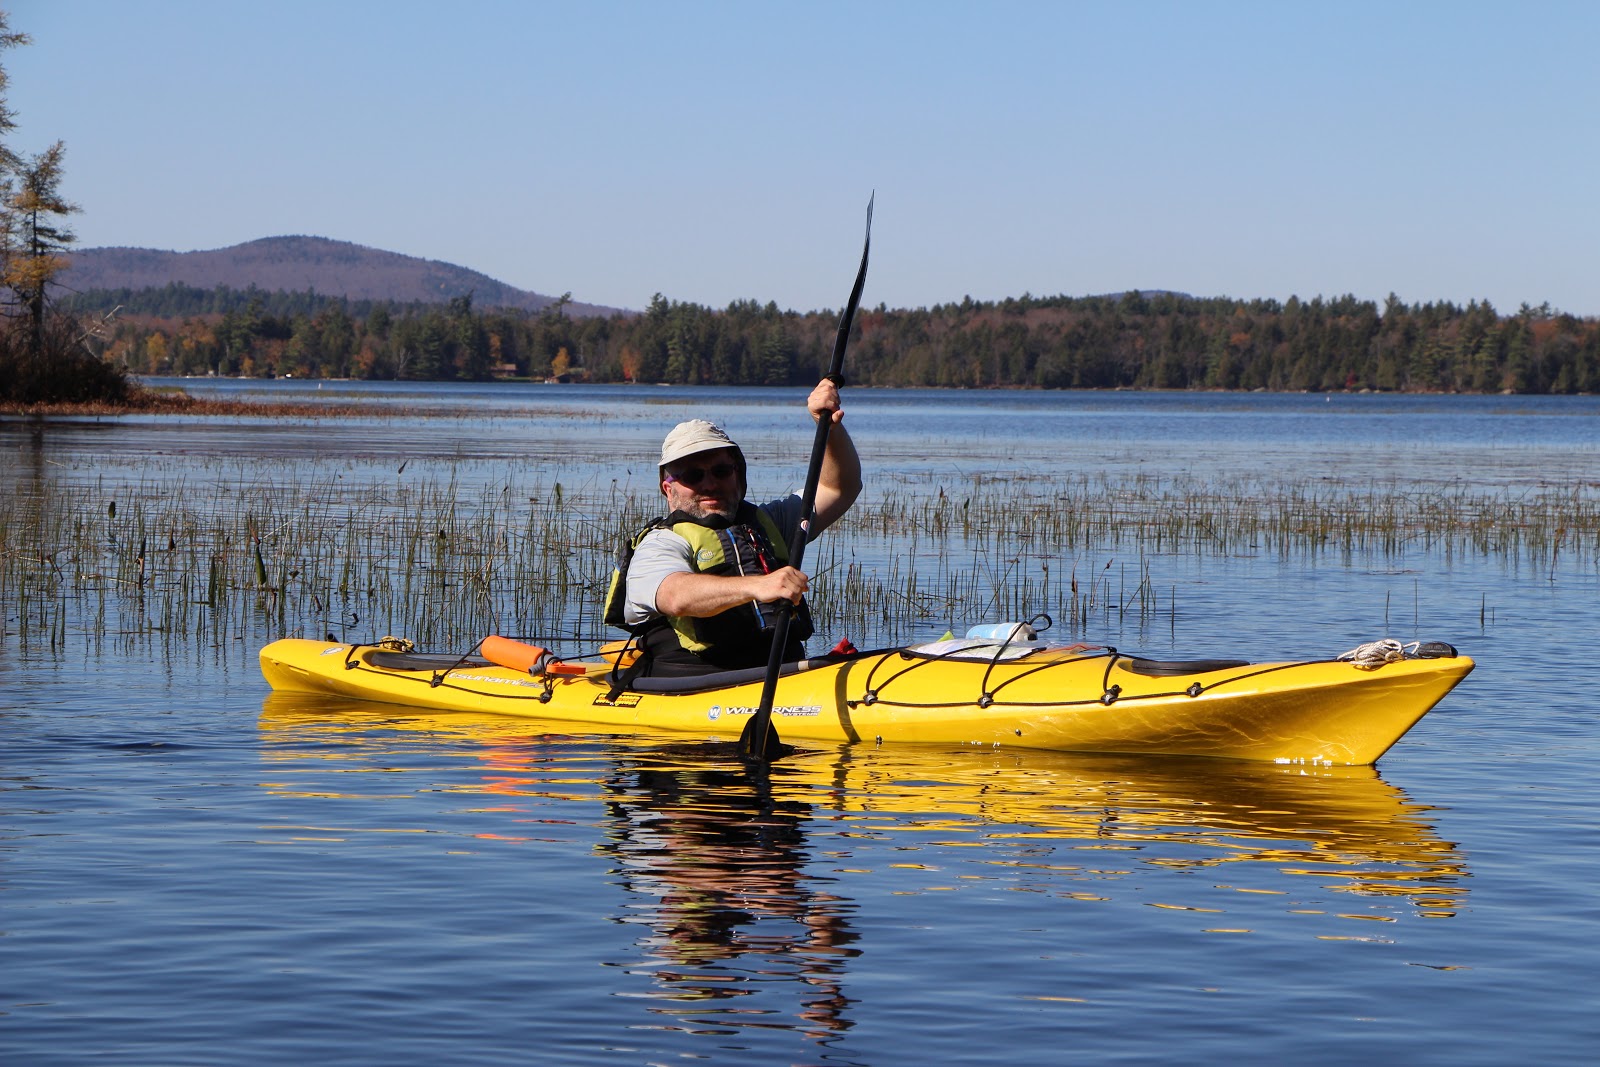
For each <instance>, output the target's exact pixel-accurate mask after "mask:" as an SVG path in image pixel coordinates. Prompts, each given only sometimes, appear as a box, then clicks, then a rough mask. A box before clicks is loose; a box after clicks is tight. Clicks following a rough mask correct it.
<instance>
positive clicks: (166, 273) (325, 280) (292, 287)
mask: <svg viewBox="0 0 1600 1067" xmlns="http://www.w3.org/2000/svg"><path fill="white" fill-rule="evenodd" d="M66 258H67V260H68V263H69V269H68V270H67V271H66V272H65V273H64V274H63V275H62V276H61V280H62V281H63V282H64V283H65V284H66V285H67V286H68V287H70V288H71V289H73V290H75V291H77V292H87V291H90V290H95V289H113V290H115V289H132V290H140V289H159V288H164V287H166V286H167V285H170V284H172V283H178V284H182V285H188V286H193V287H195V288H199V289H214V288H217V287H219V286H223V285H226V286H228V287H229V288H231V289H248V288H250V287H251V286H255V287H256V288H258V289H262V290H265V291H267V292H273V291H281V292H305V291H308V290H310V291H315V292H317V293H319V294H322V295H325V296H343V297H346V298H348V299H350V300H376V301H393V302H396V303H440V304H443V303H448V302H449V301H451V300H453V299H455V298H457V297H463V296H468V295H470V296H471V297H472V302H473V305H474V306H475V307H482V308H491V307H498V308H514V309H517V310H521V311H541V310H543V309H544V308H547V307H549V306H550V305H552V304H554V303H556V301H557V300H558V299H559V298H557V297H553V296H548V295H546V294H544V293H536V292H531V291H529V290H526V289H518V288H516V287H515V286H512V285H508V284H506V283H505V282H502V281H499V280H498V279H495V278H491V277H490V276H489V275H487V274H484V273H482V272H481V271H475V270H472V269H471V268H469V267H463V266H460V265H458V264H455V263H447V262H444V261H443V260H434V259H423V258H421V257H419V256H409V255H406V254H404V253H402V252H390V251H387V250H385V249H381V248H371V247H369V246H367V245H360V244H356V243H355V242H353V241H340V240H335V239H333V238H329V237H316V236H310V235H305V234H292V235H281V236H274V237H259V238H256V239H255V240H253V241H245V242H243V243H241V244H236V245H229V246H227V247H225V248H213V249H202V250H196V251H193V252H175V251H167V250H163V249H158V248H136V247H129V246H105V247H100V248H85V249H78V250H75V251H73V252H70V253H68V254H67V256H66ZM566 311H567V313H568V314H570V315H576V316H591V315H597V316H606V315H612V314H617V313H619V312H625V311H626V309H623V308H613V307H606V306H604V305H600V304H585V303H579V302H576V301H569V302H568V303H567V305H566Z"/></svg>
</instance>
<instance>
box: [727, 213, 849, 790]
mask: <svg viewBox="0 0 1600 1067" xmlns="http://www.w3.org/2000/svg"><path fill="white" fill-rule="evenodd" d="M876 200H877V196H876V195H874V196H873V197H872V198H871V199H869V200H868V201H867V236H866V240H865V242H864V243H863V244H862V246H861V266H860V268H859V269H858V270H857V271H856V282H855V285H854V286H852V287H851V289H850V299H849V301H848V302H847V303H846V304H845V307H844V314H843V315H841V316H839V332H838V334H837V335H836V336H835V337H834V339H833V359H832V360H831V361H830V363H829V365H828V375H827V376H828V378H829V379H830V380H831V381H832V382H833V383H834V384H835V385H842V384H843V371H844V352H845V347H846V346H847V345H848V344H849V342H850V326H851V324H852V323H853V322H854V321H855V317H856V307H857V306H858V305H859V304H860V303H861V289H862V286H864V285H866V283H867V257H868V254H869V253H870V252H871V251H872V205H873V203H874V201H876ZM832 428H833V413H832V412H825V413H824V414H823V415H822V417H821V418H819V419H818V420H817V434H816V438H815V439H814V440H813V441H812V443H811V465H810V466H809V467H807V468H806V484H805V490H804V492H802V494H801V496H800V519H799V521H798V522H796V523H795V527H794V529H793V531H791V532H790V534H789V560H788V566H791V567H793V568H795V569H796V570H799V569H800V566H801V564H802V563H803V562H804V561H805V554H806V542H807V541H808V540H810V533H811V520H812V518H813V516H812V514H811V513H812V510H813V509H814V508H815V507H816V503H817V485H818V483H819V482H821V480H822V463H823V460H824V459H825V458H826V457H827V454H828V431H830V430H831V429H832ZM793 619H794V604H792V603H791V602H789V601H787V600H784V601H781V602H779V604H778V610H777V619H776V620H775V621H774V622H773V627H772V652H771V654H770V655H769V656H768V657H767V676H766V679H765V680H764V681H763V682H762V685H761V703H760V704H759V705H758V706H757V708H756V713H755V714H754V715H752V716H751V717H750V721H749V722H747V723H745V727H744V732H743V733H742V734H741V735H740V737H739V750H740V752H741V753H743V755H744V756H745V758H746V759H753V760H762V761H764V760H766V759H767V752H768V751H769V750H770V749H771V748H772V747H774V746H775V745H776V744H777V742H778V731H777V730H776V728H774V727H773V725H772V702H773V700H774V699H775V698H776V696H777V692H778V673H779V671H781V670H782V669H783V653H784V650H785V648H786V646H787V645H788V644H789V623H790V622H791V621H793Z"/></svg>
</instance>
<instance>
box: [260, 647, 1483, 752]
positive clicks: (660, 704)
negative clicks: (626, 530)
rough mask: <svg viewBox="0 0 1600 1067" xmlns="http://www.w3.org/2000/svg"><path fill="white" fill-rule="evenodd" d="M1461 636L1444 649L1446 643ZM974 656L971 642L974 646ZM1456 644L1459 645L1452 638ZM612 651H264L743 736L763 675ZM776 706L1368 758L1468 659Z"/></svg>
mask: <svg viewBox="0 0 1600 1067" xmlns="http://www.w3.org/2000/svg"><path fill="white" fill-rule="evenodd" d="M1442 647H1446V648H1447V647H1448V646H1442ZM963 651H965V652H966V653H968V654H962V653H963ZM1451 651H1452V652H1453V651H1454V650H1453V649H1452V650H1451ZM612 666H613V664H612V663H611V662H610V661H609V660H605V659H596V660H594V661H585V662H576V663H570V662H569V663H563V664H560V665H559V669H560V670H562V671H566V672H569V673H553V672H546V673H540V674H530V673H529V672H528V671H521V670H516V669H514V668H511V667H505V666H498V665H495V664H492V663H489V662H487V661H486V660H483V659H476V658H467V659H463V658H460V657H455V656H440V655H420V654H415V653H411V652H399V651H393V650H389V649H384V648H379V647H375V646H370V645H348V644H333V643H328V642H322V641H304V640H295V639H287V640H282V641H275V642H273V643H272V644H270V645H268V646H267V647H265V648H263V649H262V650H261V669H262V673H263V674H264V675H265V676H266V679H267V681H268V682H269V683H270V684H271V685H272V687H273V688H274V689H278V690H284V691H292V692H293V691H298V692H312V693H325V694H336V695H340V696H348V697H359V698H362V699H367V700H378V701H385V702H389V703H396V704H409V705H415V706H418V707H427V708H435V709H442V710H453V711H482V712H493V713H496V714H505V715H522V716H534V717H538V718H545V719H559V720H562V721H566V722H572V723H578V724H582V725H584V726H586V727H589V728H593V729H596V730H601V731H607V732H612V731H620V732H633V731H646V732H652V731H669V732H675V733H692V734H699V735H701V736H705V735H713V736H737V735H738V734H739V733H740V731H741V730H742V729H743V728H744V725H745V723H746V721H747V719H748V716H750V715H751V714H753V713H754V712H755V710H756V707H757V705H758V704H759V701H760V696H761V678H760V674H761V672H760V671H759V670H757V671H750V672H730V675H729V676H721V675H715V676H709V678H706V679H676V678H672V679H668V678H661V679H657V678H644V679H640V680H638V681H637V682H635V683H634V684H633V686H632V687H630V688H627V689H622V690H619V689H618V688H617V687H616V686H615V684H614V672H613V670H612ZM791 668H797V669H791V670H790V672H789V673H786V674H785V675H784V676H783V677H782V678H781V679H779V684H778V690H777V697H776V700H775V701H774V707H773V717H774V723H775V724H776V725H777V727H778V730H779V732H780V733H781V735H782V737H783V739H784V740H785V741H810V742H841V741H847V742H854V741H875V742H880V743H896V744H897V743H901V742H921V743H931V744H972V745H985V746H994V747H1005V748H1028V749H1052V750H1060V751H1075V752H1115V753H1131V754H1141V755H1152V754H1160V755H1179V756H1221V757H1230V758H1235V759H1251V760H1270V761H1274V762H1278V763H1293V764H1306V765H1330V766H1331V765H1366V764H1370V763H1373V762H1374V761H1376V760H1377V759H1378V757H1379V756H1381V755H1383V753H1384V752H1386V751H1388V749H1389V747H1390V746H1391V745H1393V744H1394V743H1395V742H1396V741H1397V740H1399V738H1400V737H1401V735H1402V734H1404V733H1405V732H1406V731H1407V730H1409V729H1410V728H1411V727H1412V725H1413V724H1415V723H1416V721H1417V720H1418V719H1420V718H1421V717H1422V716H1423V715H1424V714H1426V713H1427V711H1428V709H1430V708H1432V707H1433V706H1434V705H1435V704H1437V703H1438V702H1439V701H1440V700H1441V699H1443V698H1444V696H1445V694H1447V693H1449V692H1450V690H1451V689H1453V688H1454V687H1455V686H1456V684H1457V683H1458V682H1460V681H1461V679H1462V678H1464V677H1466V675H1467V673H1468V672H1470V671H1471V670H1472V668H1473V662H1472V660H1470V659H1468V658H1467V657H1465V656H1456V655H1450V656H1445V657H1443V658H1437V659H1399V660H1396V661H1394V662H1388V663H1383V664H1381V665H1378V666H1358V665H1357V664H1354V663H1349V662H1342V661H1338V660H1321V661H1312V662H1284V663H1243V662H1240V661H1229V660H1210V661H1198V662H1185V663H1156V662H1153V661H1150V660H1144V659H1139V658H1136V657H1131V656H1126V655H1121V654H1118V653H1117V652H1115V651H1114V650H1111V649H1096V648H1083V647H1082V646H1074V647H1071V648H1038V649H1027V650H1024V654H1022V655H1017V654H1016V650H1014V649H1012V650H1006V649H1001V650H999V651H995V650H993V649H987V650H986V649H966V650H962V649H956V650H955V651H952V652H943V651H941V652H927V651H922V650H918V649H891V650H888V651H879V652H871V653H866V654H863V655H858V656H855V657H852V658H848V659H825V660H822V661H811V662H810V663H809V664H798V665H791Z"/></svg>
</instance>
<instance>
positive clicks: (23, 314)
mask: <svg viewBox="0 0 1600 1067" xmlns="http://www.w3.org/2000/svg"><path fill="white" fill-rule="evenodd" d="M27 43H28V37H27V35H26V34H22V33H16V32H13V31H12V30H11V28H10V25H9V17H8V16H7V15H6V13H5V12H4V11H0V51H4V50H5V49H8V48H14V47H16V46H18V45H23V44H27ZM7 84H8V77H7V75H6V72H5V69H4V67H0V290H3V291H4V293H5V295H6V301H5V303H6V306H5V308H4V313H5V321H4V323H3V324H0V400H4V401H10V402H20V403H25V404H31V403H39V402H52V401H94V400H120V399H122V398H124V397H125V396H126V395H127V381H126V379H125V378H124V376H123V375H122V374H121V372H119V371H117V370H116V369H114V368H113V367H112V366H111V365H110V364H108V363H106V362H105V361H104V360H102V359H101V358H99V356H98V355H97V354H95V353H94V352H92V351H90V349H89V348H88V347H87V344H86V342H87V341H88V334H87V333H86V332H85V331H84V329H83V328H82V327H81V325H80V324H79V323H78V322H77V321H76V320H75V319H73V318H72V317H71V316H68V315H65V314H62V313H59V312H57V311H55V309H53V308H52V307H51V303H50V293H51V289H52V287H53V286H54V285H55V283H56V279H57V276H58V275H59V274H60V273H61V272H62V271H63V270H65V269H66V267H67V260H66V257H65V256H64V255H63V253H64V252H65V251H66V250H67V248H68V246H70V245H71V244H72V242H73V241H74V240H75V238H74V235H73V233H72V231H71V230H70V229H68V228H67V226H66V224H65V221H64V220H65V219H66V217H67V216H69V215H71V214H73V213H75V212H76V211H77V210H78V207H77V205H75V204H72V203H71V202H69V201H68V200H67V199H66V198H65V197H64V196H63V195H62V193H61V179H62V158H63V156H64V155H65V152H66V146H65V145H63V144H62V143H61V142H60V141H57V142H56V143H55V144H53V145H51V146H50V147H49V148H47V149H45V150H44V151H43V152H40V153H38V154H37V155H32V156H24V155H22V154H21V153H18V152H17V151H16V150H15V149H13V148H12V147H11V145H10V143H9V135H10V134H11V132H12V131H13V130H15V129H16V126H17V121H16V116H15V115H14V114H13V113H12V111H11V109H10V107H9V106H7V104H6V102H5V96H6V92H5V91H6V88H7Z"/></svg>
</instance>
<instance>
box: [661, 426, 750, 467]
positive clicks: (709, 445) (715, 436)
mask: <svg viewBox="0 0 1600 1067" xmlns="http://www.w3.org/2000/svg"><path fill="white" fill-rule="evenodd" d="M718 448H731V449H733V450H734V451H735V452H738V451H739V446H738V445H736V444H734V442H733V438H731V437H729V436H728V433H727V431H726V430H724V429H723V428H722V427H720V426H718V425H717V424H716V423H712V422H707V421H706V420H705V419H690V420H689V421H688V422H680V423H678V425H676V426H674V427H673V428H672V431H671V432H670V433H668V434H667V439H666V440H665V441H662V442H661V466H663V467H665V466H666V465H667V464H669V463H676V462H677V461H678V460H680V459H684V458H686V457H688V456H693V455H697V454H698V453H701V452H711V451H713V450H715V449H718ZM739 458H740V460H741V461H742V460H743V459H744V455H743V453H740V456H739Z"/></svg>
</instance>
